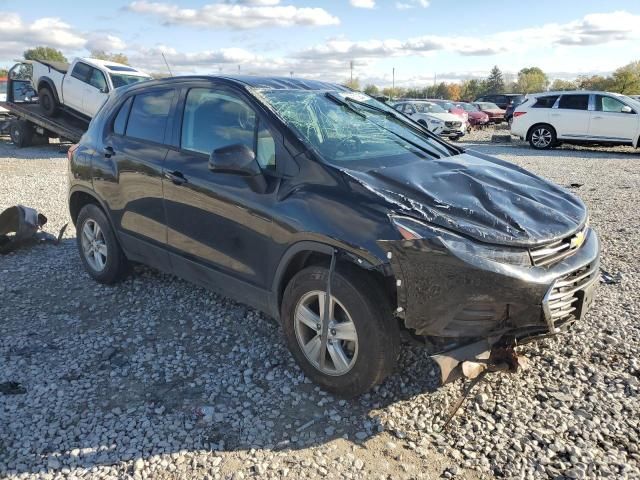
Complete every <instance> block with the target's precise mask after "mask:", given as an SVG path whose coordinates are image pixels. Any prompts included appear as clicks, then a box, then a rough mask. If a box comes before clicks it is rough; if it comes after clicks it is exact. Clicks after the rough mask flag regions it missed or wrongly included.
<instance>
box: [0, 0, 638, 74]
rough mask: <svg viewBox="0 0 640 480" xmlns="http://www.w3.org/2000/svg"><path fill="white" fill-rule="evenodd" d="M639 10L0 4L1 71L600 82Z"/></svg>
mask: <svg viewBox="0 0 640 480" xmlns="http://www.w3.org/2000/svg"><path fill="white" fill-rule="evenodd" d="M638 25H640V1H638V0H607V1H606V2H603V1H602V0H553V1H552V0H535V1H523V0H511V1H508V0H483V1H479V0H455V1H453V0H167V1H165V0H110V1H104V0H101V1H94V0H85V1H83V2H79V1H78V0H56V1H51V0H29V2H25V1H24V0H19V1H15V0H0V66H5V67H6V66H10V65H12V64H13V63H14V60H15V59H18V58H20V57H21V56H22V52H23V51H24V50H25V49H27V48H29V47H32V46H36V45H47V46H51V47H54V48H57V49H60V50H62V51H63V53H64V54H65V55H66V56H67V58H69V59H71V58H74V57H76V56H88V54H89V51H90V50H94V49H99V50H105V51H108V52H122V53H125V54H126V55H127V56H128V57H129V61H130V63H131V64H132V65H134V66H136V67H138V68H141V69H143V70H146V71H150V72H166V67H165V64H164V61H163V59H162V54H163V53H164V55H165V57H166V59H167V61H168V63H169V65H170V66H171V69H172V71H173V73H174V74H190V73H210V74H233V73H237V72H238V71H240V72H241V73H242V74H258V75H285V76H289V75H291V74H293V75H294V76H298V77H306V78H316V79H323V80H327V81H345V80H347V79H348V78H350V76H351V65H353V76H354V78H358V79H359V81H360V83H361V84H362V85H366V84H369V83H374V84H376V85H378V86H389V85H391V84H392V82H393V71H394V69H395V85H396V86H425V85H429V84H432V83H433V82H434V81H460V80H464V79H469V78H481V77H485V76H486V75H487V74H488V72H489V70H490V69H491V67H493V66H494V65H498V67H499V68H500V69H501V70H502V71H503V72H505V73H506V74H507V78H508V79H510V77H511V76H513V78H515V74H516V73H517V72H518V70H520V69H521V68H524V67H532V66H537V67H540V68H542V69H543V70H544V71H545V72H547V73H548V74H549V76H550V78H551V79H554V78H564V79H572V78H575V77H576V76H577V75H581V74H593V73H602V74H606V73H610V72H612V71H613V70H615V69H616V68H617V67H620V66H622V65H624V64H626V63H629V62H631V61H634V60H640V42H639V41H638V40H640V28H639V27H638Z"/></svg>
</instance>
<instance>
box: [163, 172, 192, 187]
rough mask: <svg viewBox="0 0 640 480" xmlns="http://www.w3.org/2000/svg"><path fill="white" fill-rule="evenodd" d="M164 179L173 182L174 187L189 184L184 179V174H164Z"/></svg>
mask: <svg viewBox="0 0 640 480" xmlns="http://www.w3.org/2000/svg"><path fill="white" fill-rule="evenodd" d="M164 178H166V179H167V180H171V182H173V184H174V185H182V184H184V183H187V179H186V178H184V175H183V174H182V172H178V171H175V172H164Z"/></svg>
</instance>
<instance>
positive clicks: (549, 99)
mask: <svg viewBox="0 0 640 480" xmlns="http://www.w3.org/2000/svg"><path fill="white" fill-rule="evenodd" d="M558 97H559V95H548V96H545V97H538V98H537V99H536V103H534V104H533V105H532V107H531V108H551V107H553V105H554V104H555V103H556V100H558Z"/></svg>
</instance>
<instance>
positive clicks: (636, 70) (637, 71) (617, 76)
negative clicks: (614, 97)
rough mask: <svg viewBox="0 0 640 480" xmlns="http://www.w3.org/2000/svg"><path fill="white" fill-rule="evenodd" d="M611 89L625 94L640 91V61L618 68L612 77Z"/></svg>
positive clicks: (634, 93)
mask: <svg viewBox="0 0 640 480" xmlns="http://www.w3.org/2000/svg"><path fill="white" fill-rule="evenodd" d="M611 90H613V91H614V92H618V93H624V94H625V95H636V94H639V93H640V61H636V62H631V63H629V64H628V65H625V66H624V67H620V68H618V69H617V70H616V71H615V72H613V75H612V77H611Z"/></svg>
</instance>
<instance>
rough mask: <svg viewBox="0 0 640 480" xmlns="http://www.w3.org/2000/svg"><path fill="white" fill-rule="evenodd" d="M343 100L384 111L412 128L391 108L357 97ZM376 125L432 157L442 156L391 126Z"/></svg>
mask: <svg viewBox="0 0 640 480" xmlns="http://www.w3.org/2000/svg"><path fill="white" fill-rule="evenodd" d="M340 100H342V99H340ZM343 101H345V103H355V104H356V105H362V106H363V107H366V108H369V109H371V110H374V111H376V112H380V113H382V114H383V115H384V116H386V117H388V118H392V119H394V120H396V121H399V122H402V124H403V126H404V125H406V126H407V127H409V128H411V125H409V124H408V123H407V122H405V121H404V119H402V118H400V117H399V116H397V115H396V114H395V113H393V112H392V111H390V110H385V109H384V108H380V107H376V106H375V105H369V104H368V103H366V102H361V101H359V100H355V99H353V98H351V97H345V99H344V100H343ZM351 108H353V107H351ZM354 110H355V109H354ZM359 113H360V114H361V115H362V112H359ZM374 123H375V122H374ZM376 125H378V126H379V127H380V128H382V129H384V130H386V131H387V132H389V133H391V134H392V135H395V136H396V137H398V138H399V139H401V140H403V141H405V142H407V143H408V144H409V145H411V146H412V147H414V148H417V149H418V150H421V151H423V152H424V153H426V154H428V155H431V156H432V157H435V158H440V155H438V154H437V153H436V152H434V151H432V150H430V149H428V148H426V147H423V146H422V145H420V144H418V143H416V142H414V141H412V140H409V139H408V138H407V137H405V136H404V135H400V134H399V133H398V132H394V131H393V130H391V129H389V128H386V127H384V126H382V125H380V124H378V123H376Z"/></svg>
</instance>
